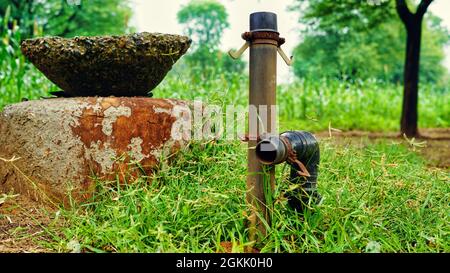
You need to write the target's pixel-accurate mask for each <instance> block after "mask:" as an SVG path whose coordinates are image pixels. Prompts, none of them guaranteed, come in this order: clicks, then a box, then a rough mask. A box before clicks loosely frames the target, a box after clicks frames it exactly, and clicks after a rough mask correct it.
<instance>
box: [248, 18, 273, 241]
mask: <svg viewBox="0 0 450 273" xmlns="http://www.w3.org/2000/svg"><path fill="white" fill-rule="evenodd" d="M276 27H277V26H276V15H275V14H274V13H267V12H264V13H262V12H258V13H253V14H251V15H250V31H251V33H254V32H259V34H260V35H254V36H253V38H252V39H251V45H250V84H249V85H250V87H249V134H248V136H249V142H248V176H247V189H248V193H247V202H248V203H249V204H250V205H251V206H252V214H251V216H250V234H249V235H250V236H249V237H250V238H249V239H250V240H251V241H255V240H257V239H258V238H261V237H258V232H259V233H260V235H262V236H265V235H266V233H267V232H266V227H265V224H264V222H266V223H267V224H270V215H269V211H268V205H271V204H267V203H266V200H267V198H268V197H269V196H268V195H270V194H271V192H272V191H273V187H274V180H275V168H274V167H273V166H264V165H263V164H261V163H260V161H259V160H258V158H257V156H256V152H255V147H256V144H257V142H258V137H259V136H260V135H261V134H263V133H270V134H276V133H277V132H276V130H277V128H276V111H274V109H275V105H276V70H277V48H278V42H277V41H276V40H275V39H272V38H270V36H277V35H278V32H276V30H277V29H276ZM261 34H262V35H261ZM264 34H267V35H264ZM266 36H267V37H266ZM255 107H256V111H254V109H255ZM266 111H267V115H266V113H265V112H266ZM255 123H256V124H255ZM255 127H256V128H255ZM255 129H256V130H255Z"/></svg>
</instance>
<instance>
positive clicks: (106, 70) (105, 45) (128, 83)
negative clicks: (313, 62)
mask: <svg viewBox="0 0 450 273" xmlns="http://www.w3.org/2000/svg"><path fill="white" fill-rule="evenodd" d="M190 44H191V40H190V39H189V38H188V37H186V36H180V35H171V34H161V33H148V32H142V33H136V34H130V35H123V36H93V37H75V38H61V37H43V38H35V39H28V40H25V41H23V42H22V44H21V50H22V53H23V54H24V55H25V56H26V57H27V58H28V59H29V60H30V61H31V62H32V63H33V64H34V65H35V66H36V67H37V68H38V69H39V70H40V71H41V72H42V73H44V75H45V76H46V77H47V78H48V79H49V80H51V81H52V82H53V83H55V84H56V85H58V86H59V87H60V88H61V89H62V90H64V92H63V93H62V96H67V97H70V96H111V95H113V96H128V97H130V96H146V95H148V93H149V92H150V91H151V90H152V89H154V88H155V87H156V86H157V85H158V84H159V83H160V82H161V81H162V80H163V79H164V77H165V76H166V74H167V72H169V70H170V69H171V68H172V65H173V64H174V63H175V62H176V61H177V60H178V59H179V58H180V57H181V56H182V55H183V54H184V53H186V51H187V50H188V48H189V46H190Z"/></svg>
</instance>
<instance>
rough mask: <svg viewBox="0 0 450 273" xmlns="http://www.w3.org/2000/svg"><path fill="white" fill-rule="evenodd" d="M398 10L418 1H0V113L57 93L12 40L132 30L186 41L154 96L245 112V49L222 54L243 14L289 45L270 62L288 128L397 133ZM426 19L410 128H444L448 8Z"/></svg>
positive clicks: (441, 5)
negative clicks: (270, 23) (269, 15)
mask: <svg viewBox="0 0 450 273" xmlns="http://www.w3.org/2000/svg"><path fill="white" fill-rule="evenodd" d="M402 2H403V3H405V4H406V5H407V7H408V8H409V10H411V12H413V13H414V11H416V10H417V9H418V7H419V5H420V4H421V2H428V1H427V0H423V1H418V0H406V1H395V0H367V1H353V0H339V1H327V0H309V1H308V0H280V1H268V0H246V1H238V0H220V1H219V0H183V1H175V0H166V1H162V2H161V1H156V0H128V1H122V0H110V1H103V0H51V1H27V0H12V1H11V0H0V22H1V25H0V37H1V42H0V56H1V59H0V106H4V105H6V104H8V103H13V102H17V101H20V100H22V99H24V98H26V99H33V98H36V97H39V96H46V95H48V94H49V92H50V91H54V90H55V89H57V88H56V87H55V86H54V85H53V84H52V83H51V82H49V81H48V80H47V79H45V78H44V77H43V76H42V75H40V73H38V72H37V71H36V69H35V68H33V67H32V66H31V65H30V64H28V63H27V61H26V60H25V59H24V57H23V56H22V55H21V53H20V49H19V47H20V46H19V45H20V41H21V40H23V39H26V38H32V37H36V36H44V35H58V36H63V37H73V36H77V35H105V34H124V33H132V32H137V31H148V32H162V33H175V34H185V35H188V36H190V37H191V38H192V39H193V45H192V46H191V48H190V50H189V51H188V54H187V55H186V56H184V57H183V58H182V59H181V60H180V61H179V62H178V63H177V64H176V65H175V66H174V68H173V70H172V71H171V73H170V74H169V75H168V76H167V78H166V80H165V81H164V82H163V83H162V84H161V85H160V86H158V87H157V89H156V90H155V91H154V92H153V93H154V94H155V96H157V97H178V98H184V99H193V98H194V97H203V98H204V99H206V100H208V101H210V102H213V101H214V102H215V103H221V104H223V105H227V104H242V105H245V104H246V99H247V98H246V88H247V73H246V71H247V59H248V52H247V53H246V54H244V55H243V57H242V58H241V60H237V61H235V60H232V59H231V58H229V56H228V55H227V53H226V52H227V51H228V50H229V49H232V48H239V47H240V46H241V45H242V44H243V40H242V39H241V37H240V36H241V33H242V32H244V31H247V30H248V24H249V23H248V20H249V19H248V18H249V14H250V13H252V12H254V11H272V12H275V13H277V14H278V27H279V32H280V33H281V36H282V37H285V38H286V40H287V42H286V44H285V45H283V48H284V50H285V51H286V52H287V54H292V55H293V56H294V60H295V62H294V65H293V67H287V66H286V65H285V64H284V63H283V62H282V60H281V58H279V63H278V82H279V91H278V92H279V93H280V96H279V97H280V100H279V104H280V106H281V107H280V109H281V113H280V114H281V116H282V117H283V116H284V117H289V118H285V119H283V118H282V124H284V125H285V126H286V128H289V127H290V126H291V123H295V124H300V125H304V126H306V127H309V128H312V129H317V130H321V129H327V128H328V127H329V126H330V124H333V125H334V126H335V127H337V128H340V129H344V130H350V129H363V130H370V131H386V130H398V129H399V119H400V117H401V112H402V100H403V99H404V97H403V95H402V89H404V87H403V86H404V85H405V84H404V77H403V76H404V67H405V60H408V58H409V57H408V58H405V52H406V44H407V43H406V40H407V34H406V28H405V25H404V23H403V22H402V20H401V19H400V17H399V13H398V10H397V9H396V3H397V4H398V3H402ZM425 11H426V12H425V14H424V17H423V23H422V28H421V31H422V35H421V37H422V40H421V51H420V74H419V82H420V90H421V91H420V99H419V104H418V106H417V108H418V110H419V113H420V115H419V116H420V118H419V120H418V123H419V127H449V120H450V109H449V108H450V106H448V104H449V103H448V101H449V92H448V89H449V86H450V76H449V75H450V72H449V71H450V47H449V40H450V34H449V29H450V2H449V1H445V0H435V1H431V4H430V5H429V7H428V10H425ZM404 92H405V91H404ZM388 102H389V103H388ZM403 103H405V102H403ZM415 107H416V106H413V107H412V108H415ZM403 116H405V114H404V113H403ZM403 118H404V117H402V119H403ZM412 123H415V122H414V121H412ZM416 123H417V122H416ZM297 127H298V126H297ZM413 134H415V133H414V132H413Z"/></svg>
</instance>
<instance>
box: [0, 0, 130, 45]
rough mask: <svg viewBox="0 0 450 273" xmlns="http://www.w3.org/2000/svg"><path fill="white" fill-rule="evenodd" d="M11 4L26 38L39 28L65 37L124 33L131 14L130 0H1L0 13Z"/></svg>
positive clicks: (15, 18) (12, 15) (14, 17)
mask: <svg viewBox="0 0 450 273" xmlns="http://www.w3.org/2000/svg"><path fill="white" fill-rule="evenodd" d="M8 6H10V7H11V19H13V20H16V21H17V23H18V25H20V26H21V29H20V31H21V34H22V37H23V38H29V37H32V36H33V35H35V34H36V33H37V32H38V31H39V29H41V31H42V32H43V33H44V34H46V35H57V36H64V37H72V36H76V35H103V34H122V33H124V32H126V31H127V30H128V21H129V19H130V17H131V9H130V7H129V1H128V0H126V1H123V0H108V1H104V0H79V1H75V0H74V1H68V0H51V1H29V0H15V1H10V0H0V14H5V12H6V9H7V8H8ZM9 28H11V21H10V22H9Z"/></svg>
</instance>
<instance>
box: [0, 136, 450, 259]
mask: <svg viewBox="0 0 450 273" xmlns="http://www.w3.org/2000/svg"><path fill="white" fill-rule="evenodd" d="M315 135H316V136H317V137H318V138H319V139H322V140H323V141H325V140H330V141H332V142H333V143H335V144H336V145H348V144H351V145H364V143H365V142H366V141H369V142H376V141H380V140H382V139H391V140H392V141H396V142H402V143H405V145H409V146H410V147H412V148H413V150H415V151H416V152H418V153H419V154H421V155H422V156H423V157H424V158H425V159H426V160H427V162H428V165H429V166H430V167H433V168H436V167H437V168H444V169H450V128H445V129H422V130H421V137H419V138H417V139H414V140H411V139H410V140H409V143H410V144H408V142H407V141H406V140H405V139H404V138H403V137H402V136H399V134H398V133H392V132H391V133H380V132H363V131H350V132H338V131H335V130H331V131H326V132H319V133H316V134H315ZM362 139H363V141H362ZM411 143H412V144H411ZM2 194H3V193H1V192H0V252H52V251H53V250H51V249H49V248H46V247H45V242H47V241H50V240H51V238H50V236H49V235H48V234H47V233H46V232H45V231H44V228H45V227H46V226H48V225H59V224H62V223H61V220H59V221H57V220H55V215H56V214H57V209H55V208H52V207H51V206H50V205H46V204H42V203H41V202H37V201H34V200H32V199H31V198H28V197H26V196H24V195H17V196H14V197H11V198H8V199H7V200H6V202H4V203H3V204H2V203H1V200H2V199H1V198H2ZM9 195H11V194H9ZM221 246H222V248H223V251H224V252H225V253H227V252H231V250H232V244H231V243H230V242H222V243H221ZM253 251H254V250H253ZM256 251H257V250H256Z"/></svg>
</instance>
